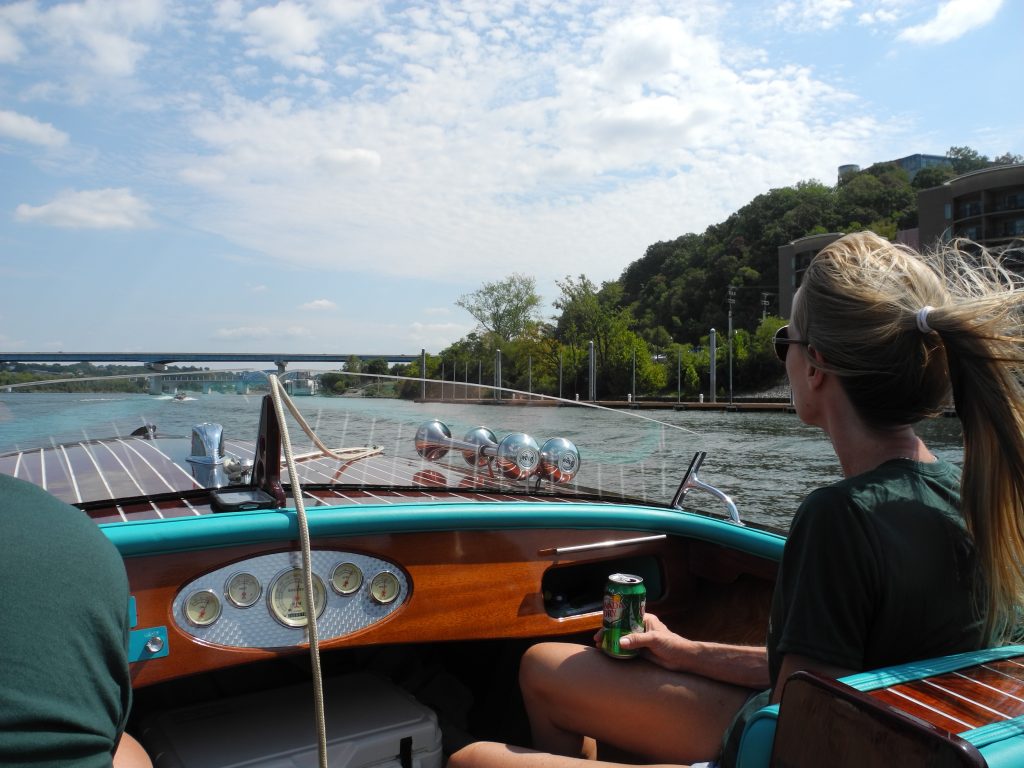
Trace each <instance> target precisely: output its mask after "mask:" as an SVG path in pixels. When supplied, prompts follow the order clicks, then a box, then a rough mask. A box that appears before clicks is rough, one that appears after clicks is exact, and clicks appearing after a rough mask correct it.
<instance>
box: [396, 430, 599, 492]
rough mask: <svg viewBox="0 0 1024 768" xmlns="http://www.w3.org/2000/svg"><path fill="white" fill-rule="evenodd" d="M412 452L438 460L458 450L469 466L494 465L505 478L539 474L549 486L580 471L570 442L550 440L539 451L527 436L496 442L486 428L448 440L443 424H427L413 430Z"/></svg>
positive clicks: (516, 434) (554, 438)
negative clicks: (414, 446) (548, 481)
mask: <svg viewBox="0 0 1024 768" xmlns="http://www.w3.org/2000/svg"><path fill="white" fill-rule="evenodd" d="M415 444H416V453H417V454H419V455H420V456H422V457H423V458H425V459H428V460H429V461H438V460H439V459H441V458H443V457H444V456H446V455H447V454H448V451H460V452H461V453H462V456H463V458H464V459H465V460H466V463H467V464H469V465H470V466H472V467H483V466H487V465H490V464H491V463H492V462H493V464H494V466H495V467H496V468H497V469H498V470H499V471H500V472H501V473H502V474H503V475H505V477H507V478H509V479H512V480H523V479H527V478H530V477H534V476H536V475H539V476H540V477H541V478H544V479H547V480H550V481H551V482H553V483H567V482H569V481H570V480H572V479H573V478H574V477H575V476H576V473H577V472H578V471H579V468H580V452H579V450H578V449H577V448H576V446H575V445H573V444H572V442H571V441H569V440H566V439H565V438H563V437H553V438H551V439H550V440H548V441H547V442H545V443H544V447H543V448H541V447H540V446H539V445H537V441H536V440H534V439H533V438H532V437H530V436H529V435H527V434H523V433H521V432H514V433H512V434H510V435H506V436H505V437H504V438H503V439H502V440H500V441H499V440H498V439H497V438H496V437H495V435H494V433H493V432H492V431H491V430H489V429H487V427H474V428H473V429H471V430H469V432H467V433H466V436H465V437H464V438H463V439H462V440H456V439H454V438H452V433H451V430H450V429H449V428H448V427H447V425H445V424H444V423H442V422H440V421H437V420H436V419H435V420H433V421H427V422H424V423H423V424H420V426H419V429H417V430H416V439H415Z"/></svg>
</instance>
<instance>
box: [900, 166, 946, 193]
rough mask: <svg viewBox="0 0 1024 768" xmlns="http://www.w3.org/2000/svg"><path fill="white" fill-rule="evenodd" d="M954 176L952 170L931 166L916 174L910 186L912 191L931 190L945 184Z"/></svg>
mask: <svg viewBox="0 0 1024 768" xmlns="http://www.w3.org/2000/svg"><path fill="white" fill-rule="evenodd" d="M955 175H956V174H955V173H954V171H953V169H952V168H950V167H949V166H945V165H933V166H931V167H929V168H922V169H921V170H920V171H918V172H917V175H916V176H915V177H914V181H913V182H911V186H912V187H913V188H914V189H917V190H921V189H931V188H932V187H938V186H941V185H942V184H945V183H946V182H947V181H949V180H950V179H951V178H953V177H954V176H955Z"/></svg>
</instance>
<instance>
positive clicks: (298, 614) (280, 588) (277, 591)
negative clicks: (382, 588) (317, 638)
mask: <svg viewBox="0 0 1024 768" xmlns="http://www.w3.org/2000/svg"><path fill="white" fill-rule="evenodd" d="M267 605H268V607H269V608H270V614H271V615H272V616H273V617H274V618H275V619H277V620H278V621H279V622H281V623H282V624H284V625H285V626H286V627H304V626H306V624H307V623H308V621H309V616H308V615H307V606H308V600H307V599H306V578H305V576H303V574H302V569H301V568H291V569H289V570H287V571H283V572H281V573H279V574H278V575H277V576H275V577H274V580H273V581H272V582H271V583H270V590H269V594H268V595H267ZM313 605H314V606H316V615H317V616H318V617H319V616H320V614H322V613H323V612H324V608H325V607H326V605H327V590H326V589H325V588H324V583H323V581H321V579H320V577H319V576H317V575H316V574H315V573H314V574H313Z"/></svg>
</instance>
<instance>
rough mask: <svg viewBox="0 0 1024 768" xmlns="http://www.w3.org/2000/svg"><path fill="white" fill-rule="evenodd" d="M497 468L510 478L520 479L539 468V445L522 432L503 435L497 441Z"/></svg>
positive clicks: (534, 472) (532, 473)
mask: <svg viewBox="0 0 1024 768" xmlns="http://www.w3.org/2000/svg"><path fill="white" fill-rule="evenodd" d="M495 463H496V464H497V465H498V469H500V470H501V473H502V474H503V475H505V477H507V478H509V479H510V480H522V479H523V478H526V477H530V476H531V475H534V474H536V473H537V471H538V470H539V469H540V446H539V445H537V441H536V440H534V439H533V438H532V437H530V436H529V435H526V434H523V433H522V432H513V433H512V434H511V435H505V437H504V438H503V439H502V441H501V442H500V443H498V455H497V461H496V462H495Z"/></svg>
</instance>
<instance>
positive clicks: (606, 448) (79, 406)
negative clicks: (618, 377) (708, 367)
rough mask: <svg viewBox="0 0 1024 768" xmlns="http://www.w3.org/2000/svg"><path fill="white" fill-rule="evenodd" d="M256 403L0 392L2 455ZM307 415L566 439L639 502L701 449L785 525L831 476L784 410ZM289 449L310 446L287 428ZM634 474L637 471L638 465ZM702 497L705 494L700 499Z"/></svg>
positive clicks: (352, 440) (383, 441) (729, 482)
mask: <svg viewBox="0 0 1024 768" xmlns="http://www.w3.org/2000/svg"><path fill="white" fill-rule="evenodd" d="M260 401H261V395H259V394H256V395H235V394H209V395H201V394H195V395H193V396H191V397H190V399H188V400H185V401H175V400H173V399H172V398H170V397H168V396H162V397H160V396H158V397H154V396H150V395H120V394H87V393H81V394H64V393H60V394H56V393H31V394H30V393H17V392H15V393H2V394H0V453H5V452H8V451H11V450H14V449H26V448H32V447H40V446H42V445H46V444H53V443H62V442H70V441H75V440H81V439H83V438H100V437H110V436H113V435H125V434H129V433H130V432H131V431H132V430H134V429H136V428H137V427H139V426H141V425H142V424H155V425H157V430H158V432H159V433H160V434H161V435H168V436H174V435H181V436H187V435H189V434H190V429H191V426H192V425H193V424H197V423H200V422H204V421H214V422H218V423H220V424H222V425H223V426H224V428H225V434H226V435H227V436H229V437H230V438H235V439H239V440H252V439H253V438H254V437H255V434H256V426H257V422H258V419H259V408H260ZM295 402H296V404H297V405H298V406H299V408H300V410H301V411H302V413H303V415H304V416H305V418H306V419H307V420H308V421H309V422H310V424H311V425H312V426H313V427H314V429H316V431H317V434H318V435H319V436H320V437H321V439H323V440H324V442H326V443H327V444H328V445H331V446H356V445H379V446H381V447H383V448H384V449H385V451H386V452H389V453H393V454H394V455H409V456H414V455H415V453H414V450H413V435H414V434H415V431H416V427H417V426H418V425H419V424H420V423H421V422H423V421H425V420H427V419H439V420H441V421H443V422H445V423H446V424H447V425H448V426H449V427H450V428H451V431H452V434H453V435H455V436H456V437H460V436H461V435H462V434H464V433H465V432H466V431H467V430H468V429H470V428H471V427H474V426H476V425H480V424H482V425H486V426H487V427H489V428H490V429H491V430H493V431H494V433H495V434H496V435H497V436H498V438H499V439H500V438H501V437H502V436H503V435H504V434H507V433H509V432H526V433H528V434H530V435H533V436H534V437H535V438H537V439H538V441H539V442H543V441H544V440H545V439H547V438H549V437H556V436H557V437H565V438H568V439H570V440H572V441H573V442H574V443H576V445H577V446H578V447H579V450H580V454H581V457H582V464H583V469H581V471H580V476H579V477H578V478H577V479H578V480H579V482H580V483H581V484H597V482H598V481H600V483H601V484H602V485H603V486H604V487H607V486H608V485H609V484H611V485H612V486H613V487H614V486H621V490H622V491H625V492H629V493H631V494H639V495H642V496H644V497H646V498H651V499H656V500H662V501H666V502H667V501H669V500H671V497H672V494H673V492H674V491H675V488H676V486H677V484H678V482H679V478H680V476H681V474H682V472H683V471H684V470H685V468H686V466H687V465H688V464H689V461H690V458H691V457H692V455H693V453H694V451H697V450H703V451H707V452H708V457H707V459H706V461H705V463H704V466H703V468H702V470H701V477H702V479H704V480H705V481H706V482H708V483H711V484H712V485H715V486H717V487H719V488H721V489H722V490H724V491H725V492H726V493H728V494H729V495H730V496H731V497H732V498H733V500H734V501H735V502H736V504H737V506H738V508H739V510H740V514H741V515H742V517H743V518H744V519H745V520H751V521H754V522H758V523H762V524H765V525H770V526H773V527H777V528H783V529H785V528H786V527H788V524H789V520H790V519H791V517H792V515H793V513H794V511H795V510H796V507H797V505H798V504H799V502H800V499H802V498H803V496H804V495H806V494H807V493H808V492H809V491H810V490H812V489H813V488H816V487H818V486H821V485H824V484H828V483H831V482H834V481H836V480H838V479H839V478H840V472H839V464H838V461H837V459H836V457H835V454H834V453H833V452H832V449H831V445H830V443H829V442H828V439H827V438H826V437H825V436H824V435H823V433H822V432H821V431H820V430H818V429H816V428H812V427H808V426H806V425H804V424H802V423H801V422H800V421H799V419H797V417H796V416H795V415H793V414H789V413H765V412H742V413H727V412H719V411H696V410H692V411H686V410H683V411H672V410H656V411H647V410H645V411H643V412H642V413H641V412H638V411H608V410H592V409H586V408H578V407H544V408H529V407H516V406H513V405H504V406H494V405H463V404H454V403H414V402H409V401H402V400H391V399H376V398H349V397H305V398H296V399H295ZM919 432H920V433H921V435H922V437H924V439H925V442H927V443H928V445H929V447H931V449H932V450H933V451H934V452H935V453H936V454H937V455H939V456H940V457H942V458H945V459H947V460H949V461H952V462H954V463H960V460H961V451H962V445H963V442H962V434H961V431H960V423H959V421H958V420H957V419H955V418H938V419H934V420H932V421H929V422H926V423H924V424H922V425H921V428H920V429H919ZM290 433H291V434H292V437H293V441H294V443H295V446H296V450H304V449H305V447H307V446H310V445H311V442H310V440H309V438H307V437H305V435H303V434H302V433H301V432H300V431H299V430H297V429H295V428H291V429H290ZM638 467H639V469H638ZM700 497H703V498H700ZM687 506H694V507H697V508H702V509H706V510H709V511H715V512H721V511H722V508H721V507H720V506H718V502H716V501H715V500H714V499H712V497H710V495H706V494H701V493H698V492H693V493H691V494H690V495H688V496H687Z"/></svg>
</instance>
